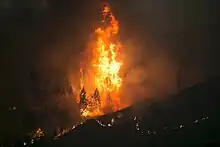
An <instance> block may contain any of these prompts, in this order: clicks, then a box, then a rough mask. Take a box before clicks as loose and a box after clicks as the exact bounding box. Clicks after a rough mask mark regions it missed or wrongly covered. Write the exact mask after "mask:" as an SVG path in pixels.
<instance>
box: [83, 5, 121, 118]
mask: <svg viewBox="0 0 220 147" xmlns="http://www.w3.org/2000/svg"><path fill="white" fill-rule="evenodd" d="M102 17H103V20H102V21H101V22H102V24H103V26H104V27H100V28H97V29H96V30H95V35H96V37H97V40H96V44H95V46H94V48H93V59H92V62H91V63H92V70H93V71H94V75H93V76H94V78H93V79H94V83H95V88H97V89H98V90H99V92H100V94H101V105H99V106H98V107H96V109H93V110H92V111H90V110H91V109H90V108H91V105H92V103H93V100H92V99H91V98H89V97H88V101H89V104H88V106H87V108H86V109H84V111H83V113H82V116H85V117H88V116H97V115H101V114H103V112H102V111H101V109H102V108H104V107H109V105H110V104H109V103H108V102H107V97H110V98H111V106H110V107H111V109H113V111H116V110H118V109H120V99H119V97H118V95H117V93H118V91H119V89H120V87H121V85H122V78H121V77H120V74H119V72H120V69H121V66H122V65H123V62H122V61H121V60H120V58H119V51H120V49H121V48H122V45H121V44H120V43H119V42H118V41H116V40H117V34H118V31H119V23H118V21H117V20H116V19H115V17H114V16H113V14H112V12H111V10H110V7H109V6H104V9H103V11H102ZM82 81H83V80H82ZM81 85H82V84H81ZM90 104H91V105H90ZM92 107H93V106H92Z"/></svg>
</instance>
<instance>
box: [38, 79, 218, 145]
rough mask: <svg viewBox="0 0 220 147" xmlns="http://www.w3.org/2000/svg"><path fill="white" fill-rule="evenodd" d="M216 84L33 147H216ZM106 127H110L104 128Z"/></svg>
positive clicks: (104, 118) (84, 126) (127, 111)
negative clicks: (212, 146) (213, 146)
mask: <svg viewBox="0 0 220 147" xmlns="http://www.w3.org/2000/svg"><path fill="white" fill-rule="evenodd" d="M219 81H220V80H219V79H211V80H209V81H207V82H204V83H201V84H198V85H195V86H193V87H190V88H188V89H186V90H184V91H182V92H180V93H179V94H177V95H175V96H171V97H170V98H167V99H163V100H160V101H157V102H153V103H151V104H149V103H148V102H146V103H145V104H144V103H143V102H142V103H141V105H136V106H133V107H130V108H127V109H125V110H122V111H121V112H120V113H119V112H117V113H113V114H109V115H106V116H102V117H100V118H99V120H101V121H102V122H104V121H106V122H105V123H104V124H107V126H105V127H104V126H101V125H99V124H98V123H97V121H96V120H88V121H87V122H85V123H84V124H82V125H80V126H78V127H77V128H76V129H74V130H73V131H72V132H69V133H67V134H66V135H64V136H62V137H60V138H58V139H57V140H55V141H51V142H50V143H49V142H48V143H49V144H47V145H46V144H45V143H46V142H44V143H43V142H42V144H39V143H35V144H34V145H35V146H38V145H40V146H44V145H45V146H48V145H49V146H62V147H64V146H169V147H170V146H178V147H180V146H187V147H188V146H205V145H208V144H210V145H214V144H217V143H218V140H219V138H220V135H219V131H220V127H219V126H218V125H219V122H220V115H219V114H220V113H219V110H220V109H219V108H220V107H219V106H220V103H219V102H220V99H219V96H220V91H219V90H220V89H219V86H218V85H219ZM144 106H145V107H144ZM135 107H143V109H142V112H141V113H139V114H135V112H134V111H135ZM124 114H125V115H124ZM112 118H113V119H114V123H111V120H112ZM125 118H126V119H125ZM120 120H124V121H120ZM108 124H111V125H112V124H113V125H112V126H111V127H108Z"/></svg>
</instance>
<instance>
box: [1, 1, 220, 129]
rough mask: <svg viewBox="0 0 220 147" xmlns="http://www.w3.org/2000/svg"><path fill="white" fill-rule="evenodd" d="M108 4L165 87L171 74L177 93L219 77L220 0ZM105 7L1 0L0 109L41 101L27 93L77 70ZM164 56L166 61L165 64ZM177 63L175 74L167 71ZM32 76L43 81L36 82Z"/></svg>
mask: <svg viewBox="0 0 220 147" xmlns="http://www.w3.org/2000/svg"><path fill="white" fill-rule="evenodd" d="M109 3H110V6H111V7H112V9H113V12H114V14H115V15H116V17H117V18H118V19H119V21H120V24H121V34H120V35H121V36H120V37H121V40H122V42H125V46H126V44H127V43H128V42H129V43H131V44H135V45H136V44H138V45H137V47H136V48H133V52H134V53H136V52H137V54H138V53H140V59H141V61H140V63H138V64H141V68H142V69H149V70H150V71H149V75H150V76H149V79H153V80H151V82H153V83H154V84H155V85H157V84H159V85H163V84H164V83H165V84H164V85H163V86H161V87H162V89H163V88H165V87H167V83H166V82H167V81H166V80H167V79H168V80H171V81H172V80H173V81H172V82H170V83H172V84H168V85H172V86H170V87H171V88H170V89H171V90H170V91H172V90H173V89H175V88H172V87H176V89H178V88H180V89H181V87H186V86H188V85H190V84H192V83H193V84H194V83H197V82H199V81H201V79H207V78H208V77H211V76H213V75H219V73H220V72H219V71H220V70H219V64H218V62H219V42H218V40H219V20H218V19H217V18H218V17H219V10H220V9H219V0H120V1H119V0H109ZM99 8H100V1H99V0H84V1H82V0H74V1H73V0H62V1H61V0H48V1H46V0H32V1H31V2H30V1H27V0H19V3H18V1H17V0H0V11H1V13H0V17H1V24H0V32H1V35H2V37H1V46H0V47H1V53H0V59H1V60H0V63H1V67H2V70H1V71H2V72H1V74H0V75H1V86H0V87H1V102H0V108H1V109H7V108H8V106H11V105H16V104H20V106H21V107H23V105H25V104H27V105H28V106H26V107H30V105H31V107H32V105H35V104H32V103H37V104H36V105H38V103H39V104H41V102H42V101H41V99H42V98H40V96H32V97H35V98H27V97H28V96H27V95H28V94H29V93H30V91H31V87H34V86H36V85H38V86H39V85H41V83H42V81H43V82H44V81H47V80H48V78H50V79H52V80H53V79H59V78H60V77H62V76H63V75H65V74H66V72H69V71H70V70H73V71H74V70H75V69H77V68H76V67H77V64H78V61H79V59H78V58H79V53H80V52H81V51H82V50H83V49H84V48H85V47H86V44H87V42H88V38H89V37H88V36H89V34H90V33H91V30H94V28H95V27H96V25H97V22H98V21H99V16H98V15H99ZM129 43H128V44H129ZM128 46H129V45H128ZM134 50H135V51H134ZM138 58H139V54H138ZM148 58H149V59H148ZM164 58H167V59H166V60H165V61H167V60H168V61H169V62H168V61H167V62H168V63H167V64H166V63H164V64H161V63H162V62H164V60H162V59H164ZM133 60H136V59H133ZM146 63H147V67H145V64H146ZM163 66H164V68H165V69H164V68H162V67H163ZM174 66H175V70H173V72H172V74H170V75H169V73H171V72H167V71H166V69H169V70H171V71H172V69H174ZM72 67H73V69H72ZM159 69H160V70H159ZM147 72H148V71H147ZM31 73H34V75H35V76H37V77H38V79H37V80H35V81H34V80H33V79H31V78H30V75H31ZM149 79H147V80H149ZM158 79H159V80H158ZM154 80H155V81H160V82H154ZM161 81H165V82H164V83H163V82H161ZM168 83H169V81H168ZM173 83H175V84H173ZM33 85H34V86H33ZM157 86H158V85H157ZM148 87H151V86H148ZM168 87H169V86H168ZM168 91H169V90H168ZM26 93H28V94H26ZM29 95H34V94H33V93H32V94H29ZM24 97H25V98H24ZM36 97H37V98H36ZM30 99H31V100H30ZM3 112H4V110H2V113H3ZM21 114H22V112H21ZM6 122H7V121H6ZM1 123H5V122H1ZM0 126H4V124H3V125H2V124H1V125H0ZM0 132H1V131H0Z"/></svg>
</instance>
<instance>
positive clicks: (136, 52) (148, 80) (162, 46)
mask: <svg viewBox="0 0 220 147" xmlns="http://www.w3.org/2000/svg"><path fill="white" fill-rule="evenodd" d="M213 2H214V0H213V1H209V2H207V1H200V2H199V3H200V4H199V5H198V3H197V2H196V1H184V2H183V1H178V3H176V2H174V1H172V0H169V1H162V0H154V1H151V0H150V1H144V0H140V1H134V0H131V1H129V2H126V3H125V2H123V1H120V2H119V1H117V2H116V1H110V3H111V5H112V9H113V11H114V12H115V15H116V18H118V19H119V20H120V34H121V41H122V43H124V45H125V47H124V52H125V54H126V55H125V60H126V61H125V62H126V63H125V65H124V66H128V67H126V69H125V71H126V72H127V73H126V76H125V79H124V83H123V84H124V87H123V94H122V95H123V97H125V99H126V98H128V97H129V99H132V100H134V101H135V100H137V99H139V98H140V97H142V98H150V97H161V96H167V95H170V94H173V93H176V92H178V91H180V90H182V89H184V88H186V87H189V86H191V85H194V84H197V83H200V82H201V81H204V80H207V79H208V78H209V77H210V76H213V75H217V74H218V73H219V68H218V67H216V66H215V67H214V65H215V64H216V61H217V58H216V55H214V54H213V53H214V50H216V49H217V48H218V46H219V43H217V41H216V39H217V38H218V37H219V35H217V33H215V29H216V30H219V29H217V27H216V26H217V23H216V18H217V15H216V14H217V13H216V12H217V9H216V8H215V7H213ZM211 9H212V10H211ZM211 68H212V69H211ZM213 68H216V69H213ZM217 71H218V72H217Z"/></svg>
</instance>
